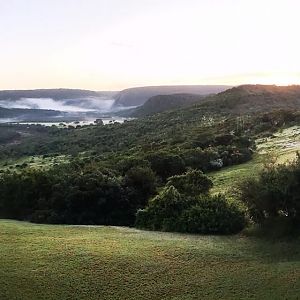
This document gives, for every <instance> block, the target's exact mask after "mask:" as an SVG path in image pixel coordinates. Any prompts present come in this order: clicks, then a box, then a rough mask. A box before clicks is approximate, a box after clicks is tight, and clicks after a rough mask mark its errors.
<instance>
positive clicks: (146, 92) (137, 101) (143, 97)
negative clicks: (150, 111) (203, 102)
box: [114, 85, 231, 107]
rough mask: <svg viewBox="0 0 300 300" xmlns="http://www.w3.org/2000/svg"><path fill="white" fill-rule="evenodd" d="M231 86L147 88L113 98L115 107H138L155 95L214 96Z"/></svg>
mask: <svg viewBox="0 0 300 300" xmlns="http://www.w3.org/2000/svg"><path fill="white" fill-rule="evenodd" d="M229 88H231V86H225V85H175V86H147V87H137V88H130V89H126V90H123V91H121V92H119V93H118V94H117V95H116V96H115V100H116V101H115V104H114V105H115V106H125V107H130V106H140V105H143V104H144V103H145V102H146V101H147V100H148V99H149V98H151V97H153V96H157V95H170V94H197V95H209V94H216V93H219V92H222V91H225V90H227V89H229Z"/></svg>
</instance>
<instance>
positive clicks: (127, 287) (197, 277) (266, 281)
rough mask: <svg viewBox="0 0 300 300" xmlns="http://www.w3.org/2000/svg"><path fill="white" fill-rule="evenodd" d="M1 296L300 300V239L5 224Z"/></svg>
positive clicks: (0, 228) (0, 247) (0, 227)
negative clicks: (284, 239) (276, 239)
mask: <svg viewBox="0 0 300 300" xmlns="http://www.w3.org/2000/svg"><path fill="white" fill-rule="evenodd" d="M0 239H1V244H0V299H2V300H5V299H9V300H10V299H30V300H32V299H298V297H299V294H300V279H299V278H300V250H299V249H300V247H299V246H300V240H294V241H277V242H271V241H265V240H259V239H255V238H250V237H245V236H242V235H238V236H230V237H226V236H193V235H183V234H171V233H158V232H145V231H139V230H135V229H129V228H118V227H101V226H99V227H86V226H82V227H80V226H51V225H33V224H29V223H23V222H16V221H7V220H1V221H0Z"/></svg>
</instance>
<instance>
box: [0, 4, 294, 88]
mask: <svg viewBox="0 0 300 300" xmlns="http://www.w3.org/2000/svg"><path fill="white" fill-rule="evenodd" d="M299 12H300V1H299V0H0V89H33V88H57V87H65V88H84V89H92V90H121V89H124V88H128V87H134V86H145V85H178V84H228V85H239V84H245V83H262V84H279V85H288V84H300V59H299V53H300V38H299V30H300V18H299Z"/></svg>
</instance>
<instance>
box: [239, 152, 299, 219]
mask: <svg viewBox="0 0 300 300" xmlns="http://www.w3.org/2000/svg"><path fill="white" fill-rule="evenodd" d="M240 191H241V193H240V198H241V200H242V201H243V202H244V203H245V204H246V205H247V207H248V212H249V215H250V217H251V218H252V220H253V221H255V222H257V223H259V224H264V223H266V222H268V221H269V220H276V219H289V220H291V221H292V222H293V223H294V224H298V225H300V157H299V155H298V158H297V159H296V160H295V161H294V162H293V163H291V164H283V165H276V164H274V163H270V164H268V165H266V166H265V168H264V170H263V171H262V172H261V174H260V175H259V177H258V178H251V179H248V180H246V181H244V182H243V183H242V184H241V186H240Z"/></svg>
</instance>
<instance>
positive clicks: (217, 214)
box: [181, 195, 245, 234]
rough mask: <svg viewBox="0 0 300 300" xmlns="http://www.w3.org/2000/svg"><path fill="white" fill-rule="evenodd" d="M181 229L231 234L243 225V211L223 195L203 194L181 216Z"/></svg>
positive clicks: (191, 231) (193, 231)
mask: <svg viewBox="0 0 300 300" xmlns="http://www.w3.org/2000/svg"><path fill="white" fill-rule="evenodd" d="M181 222H182V230H183V231H184V232H190V233H203V234H208V233H210V234H214V233H219V234H231V233H237V232H239V231H241V230H242V229H243V228H244V227H245V217H244V213H243V212H242V211H241V210H240V209H239V208H238V206H237V205H236V204H234V203H228V202H227V201H226V199H225V198H224V197H223V196H220V195H218V196H204V197H201V198H199V199H198V201H197V204H196V205H193V206H192V207H190V208H189V209H187V210H185V211H184V212H183V214H182V216H181Z"/></svg>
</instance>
